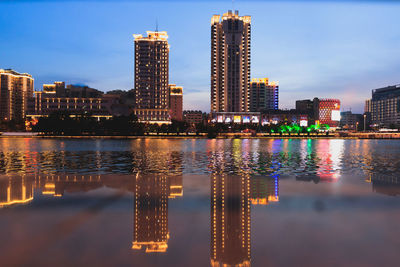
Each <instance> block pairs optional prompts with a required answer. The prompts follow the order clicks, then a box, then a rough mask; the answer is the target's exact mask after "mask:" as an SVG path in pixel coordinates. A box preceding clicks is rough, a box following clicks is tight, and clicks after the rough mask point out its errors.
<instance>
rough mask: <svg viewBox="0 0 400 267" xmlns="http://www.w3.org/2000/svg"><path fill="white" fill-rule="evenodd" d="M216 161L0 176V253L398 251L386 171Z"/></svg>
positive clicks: (119, 258)
mask: <svg viewBox="0 0 400 267" xmlns="http://www.w3.org/2000/svg"><path fill="white" fill-rule="evenodd" d="M238 148H239V152H240V153H242V152H243V150H244V148H245V146H238ZM326 149H327V150H330V148H326ZM245 161H246V160H243V162H245ZM243 162H242V163H243ZM218 171H219V169H216V170H215V172H214V173H213V174H211V175H202V176H197V175H185V174H183V175H173V176H166V175H164V174H150V175H142V174H135V175H115V174H113V175H68V174H60V175H25V176H20V177H17V176H3V177H0V206H1V208H0V216H1V218H2V220H1V221H0V226H1V227H0V234H1V236H2V241H3V242H1V243H0V258H1V259H2V263H3V264H4V266H10V265H23V264H28V263H29V264H31V265H47V264H56V265H57V266H59V265H63V264H65V265H67V264H68V265H71V264H72V263H73V264H75V265H79V266H80V265H88V264H90V265H98V266H104V265H121V264H122V265H131V264H132V263H133V264H134V265H135V266H136V265H138V266H161V265H162V266H165V265H166V266H210V265H211V264H214V266H216V264H231V265H238V264H243V265H244V266H249V265H251V266H266V265H273V266H276V265H301V266H302V265H322V266H327V265H328V266H331V265H332V266H335V265H336V266H337V265H343V264H345V265H347V263H349V264H350V265H360V266H376V265H377V264H380V265H384V266H385V265H393V263H395V262H396V260H397V258H398V251H397V250H398V249H397V248H398V240H397V236H398V235H399V234H400V232H399V228H398V225H397V224H398V221H399V219H400V215H399V213H398V210H399V208H400V201H399V200H400V199H399V198H394V197H392V195H399V193H400V187H399V183H397V184H395V181H394V180H387V179H380V178H379V179H378V180H376V179H374V178H373V177H372V178H371V179H370V180H367V181H365V180H362V179H361V178H360V177H347V176H345V175H343V176H342V178H343V179H341V181H340V182H336V183H332V182H329V183H319V184H314V183H306V182H303V181H302V180H296V179H279V176H275V177H266V176H251V175H248V174H247V173H245V172H243V173H242V174H240V175H229V174H226V173H224V172H218ZM353 178H354V179H353ZM390 183H392V184H390ZM333 185H335V186H333ZM376 193H378V194H376ZM393 193H395V194H393ZM49 254H50V255H51V257H49ZM15 255H24V256H23V257H20V256H18V257H15ZM288 255H290V257H288ZM310 255H312V257H310ZM383 255H384V256H383Z"/></svg>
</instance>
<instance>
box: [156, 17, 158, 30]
mask: <svg viewBox="0 0 400 267" xmlns="http://www.w3.org/2000/svg"><path fill="white" fill-rule="evenodd" d="M156 32H158V18H156Z"/></svg>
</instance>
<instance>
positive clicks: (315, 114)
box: [296, 97, 340, 128]
mask: <svg viewBox="0 0 400 267" xmlns="http://www.w3.org/2000/svg"><path fill="white" fill-rule="evenodd" d="M296 110H297V111H298V112H301V113H306V114H307V115H308V116H309V118H310V119H311V120H312V121H311V122H312V123H315V124H327V125H329V127H334V128H336V127H338V126H339V122H340V100H339V99H320V98H317V97H316V98H314V99H313V100H309V99H307V100H298V101H296Z"/></svg>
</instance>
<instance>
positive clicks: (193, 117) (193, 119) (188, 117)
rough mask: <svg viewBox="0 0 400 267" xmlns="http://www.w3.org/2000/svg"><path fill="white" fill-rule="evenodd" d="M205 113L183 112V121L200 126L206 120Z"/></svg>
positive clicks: (198, 111)
mask: <svg viewBox="0 0 400 267" xmlns="http://www.w3.org/2000/svg"><path fill="white" fill-rule="evenodd" d="M204 117H205V115H204V113H203V112H202V111H201V110H185V111H183V120H184V121H186V122H187V123H189V124H199V123H202V122H203V120H204Z"/></svg>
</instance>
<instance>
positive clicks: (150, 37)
mask: <svg viewBox="0 0 400 267" xmlns="http://www.w3.org/2000/svg"><path fill="white" fill-rule="evenodd" d="M146 33H147V37H144V36H143V35H142V34H134V35H133V37H134V38H135V41H167V39H168V34H167V32H166V31H163V32H159V31H146Z"/></svg>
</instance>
